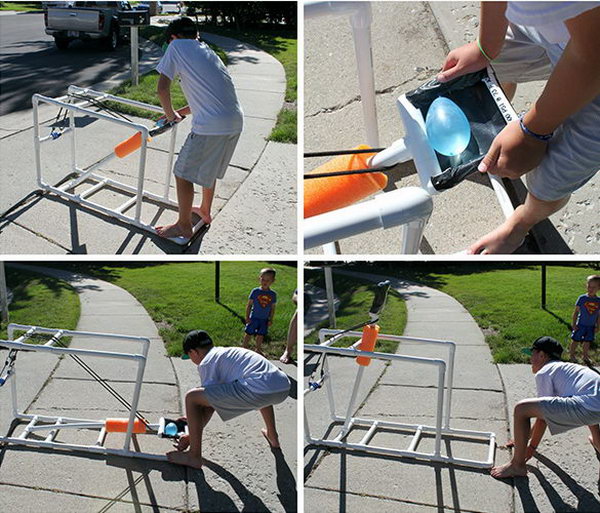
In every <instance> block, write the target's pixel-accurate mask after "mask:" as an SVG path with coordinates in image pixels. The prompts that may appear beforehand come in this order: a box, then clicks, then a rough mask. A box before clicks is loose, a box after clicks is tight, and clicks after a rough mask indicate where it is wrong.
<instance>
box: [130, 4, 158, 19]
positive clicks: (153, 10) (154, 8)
mask: <svg viewBox="0 0 600 513" xmlns="http://www.w3.org/2000/svg"><path fill="white" fill-rule="evenodd" d="M163 3H164V2H140V3H139V4H136V5H135V6H134V7H133V8H134V9H137V10H142V11H149V12H150V16H156V15H157V14H162V12H163Z"/></svg>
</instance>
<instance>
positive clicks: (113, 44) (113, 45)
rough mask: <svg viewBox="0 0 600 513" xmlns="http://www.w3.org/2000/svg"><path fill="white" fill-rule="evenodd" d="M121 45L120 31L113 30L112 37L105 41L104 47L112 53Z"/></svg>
mask: <svg viewBox="0 0 600 513" xmlns="http://www.w3.org/2000/svg"><path fill="white" fill-rule="evenodd" d="M118 45H119V31H118V29H117V30H115V29H112V30H111V31H110V35H109V36H108V37H107V38H106V39H105V40H104V47H105V48H106V49H107V50H109V51H111V52H114V51H115V50H116V49H117V46H118Z"/></svg>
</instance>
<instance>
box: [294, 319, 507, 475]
mask: <svg viewBox="0 0 600 513" xmlns="http://www.w3.org/2000/svg"><path fill="white" fill-rule="evenodd" d="M340 333H342V331H341V330H331V329H322V330H320V331H319V342H320V343H319V344H318V345H312V344H308V345H305V346H304V351H305V352H315V353H325V354H332V355H336V356H345V357H357V356H367V357H370V358H374V359H379V360H387V361H403V362H407V363H414V364H418V365H430V366H434V367H436V368H437V369H438V380H437V404H436V421H435V426H427V425H422V424H405V423H399V422H388V421H383V420H377V419H364V418H359V417H354V416H352V412H353V410H354V406H355V403H356V398H357V395H358V390H359V387H360V382H361V380H362V375H363V372H364V367H363V366H360V367H359V369H358V371H357V375H356V378H355V381H354V385H353V390H352V394H351V397H350V400H349V402H348V407H347V409H346V415H345V416H344V417H342V416H339V415H337V414H336V410H335V403H334V394H333V383H332V379H331V374H330V371H329V367H328V365H327V363H326V362H327V360H326V359H325V363H324V377H323V382H324V384H325V388H326V391H327V397H328V402H329V409H330V414H331V420H332V422H334V423H336V422H343V426H342V428H341V430H340V432H339V433H338V434H337V436H335V438H333V439H332V438H329V439H325V438H313V437H312V436H311V434H310V426H309V422H308V414H307V410H306V399H305V402H304V404H305V406H304V432H305V439H306V442H307V443H308V444H313V445H322V446H326V447H335V448H344V449H350V450H357V451H362V452H367V453H374V454H381V455H386V456H398V457H409V458H416V459H424V460H428V461H438V462H445V463H451V464H455V465H464V466H469V467H475V468H490V467H491V466H492V465H493V463H494V454H495V448H496V435H495V433H491V432H485V431H473V430H464V429H454V428H451V427H450V408H451V398H452V389H453V378H454V357H455V351H456V344H455V343H454V342H451V341H447V340H436V339H424V338H416V337H403V336H396V335H386V334H380V335H379V336H378V339H381V340H392V341H404V342H411V343H417V344H430V345H438V346H446V347H447V348H448V361H447V363H446V361H444V360H442V359H438V358H423V357H418V356H406V355H398V354H388V353H378V352H368V351H361V350H359V349H357V347H355V346H357V345H358V343H357V344H355V346H352V347H351V348H347V349H345V348H337V347H331V346H330V342H329V341H325V336H334V337H335V335H336V334H340ZM361 336H362V333H361V332H357V331H352V332H347V333H345V334H344V335H343V336H342V337H338V338H337V339H335V340H334V341H333V342H331V343H335V342H337V340H341V338H345V337H353V338H360V337H361ZM445 389H446V390H447V394H444V390H445ZM313 391H314V390H312V389H310V388H308V389H305V390H304V396H305V398H306V396H307V395H308V394H309V393H311V392H313ZM355 426H362V427H368V428H369V429H368V431H367V433H366V434H365V436H364V437H363V438H362V440H361V441H360V442H359V443H350V442H345V441H344V438H345V437H346V436H347V435H348V433H349V432H350V431H351V430H352V428H353V427H355ZM379 428H393V429H396V430H399V431H415V434H414V436H413V438H412V441H411V443H410V445H409V447H408V448H407V449H405V450H401V449H395V448H389V447H379V446H372V445H369V441H370V440H371V439H372V438H373V436H374V435H375V432H376V431H377V429H379ZM423 433H432V434H433V435H434V437H435V444H434V451H433V453H426V452H419V451H417V450H416V447H417V445H418V444H419V441H420V438H421V436H422V434H423ZM442 435H445V436H449V437H452V438H459V439H465V440H481V441H486V442H488V450H487V457H486V459H485V460H473V459H466V458H456V457H453V456H448V455H445V454H442V453H441V438H442Z"/></svg>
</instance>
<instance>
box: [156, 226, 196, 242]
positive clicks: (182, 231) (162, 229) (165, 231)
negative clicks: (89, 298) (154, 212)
mask: <svg viewBox="0 0 600 513" xmlns="http://www.w3.org/2000/svg"><path fill="white" fill-rule="evenodd" d="M156 233H158V235H160V236H161V237H164V238H165V239H171V238H173V237H186V238H188V239H189V238H190V237H191V236H192V235H193V234H194V232H193V231H192V227H191V226H186V227H182V226H181V225H180V224H179V222H177V223H175V224H169V225H167V226H157V227H156Z"/></svg>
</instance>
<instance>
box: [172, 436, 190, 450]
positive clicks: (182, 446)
mask: <svg viewBox="0 0 600 513" xmlns="http://www.w3.org/2000/svg"><path fill="white" fill-rule="evenodd" d="M189 446H190V435H181V436H180V437H179V438H178V439H177V440H175V442H174V443H173V447H175V449H177V450H178V451H185V450H186V449H187V448H188V447H189Z"/></svg>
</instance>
